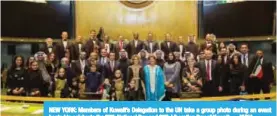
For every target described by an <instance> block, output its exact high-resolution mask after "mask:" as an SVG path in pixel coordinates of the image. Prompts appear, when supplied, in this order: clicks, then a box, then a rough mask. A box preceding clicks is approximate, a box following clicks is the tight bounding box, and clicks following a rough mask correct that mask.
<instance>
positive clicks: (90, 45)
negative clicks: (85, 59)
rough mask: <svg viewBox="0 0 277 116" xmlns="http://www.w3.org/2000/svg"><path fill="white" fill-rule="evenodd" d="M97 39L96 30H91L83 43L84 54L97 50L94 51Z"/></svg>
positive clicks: (97, 43)
mask: <svg viewBox="0 0 277 116" xmlns="http://www.w3.org/2000/svg"><path fill="white" fill-rule="evenodd" d="M99 44H100V42H99V40H98V39H97V38H96V31H95V30H91V31H90V37H89V38H88V41H87V42H86V44H85V51H86V54H90V53H91V52H97V53H98V51H95V50H96V49H95V48H96V47H99Z"/></svg>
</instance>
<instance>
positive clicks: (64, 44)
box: [56, 31, 71, 60]
mask: <svg viewBox="0 0 277 116" xmlns="http://www.w3.org/2000/svg"><path fill="white" fill-rule="evenodd" d="M61 37H62V40H61V41H60V42H58V43H57V44H56V55H57V58H58V59H59V60H61V59H62V58H63V57H65V53H66V50H67V49H70V47H71V43H70V42H69V41H68V33H67V32H66V31H63V32H62V35H61Z"/></svg>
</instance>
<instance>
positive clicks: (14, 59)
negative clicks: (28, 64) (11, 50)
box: [10, 55, 24, 70]
mask: <svg viewBox="0 0 277 116" xmlns="http://www.w3.org/2000/svg"><path fill="white" fill-rule="evenodd" d="M17 58H21V59H22V63H21V65H20V67H21V68H23V67H24V57H23V56H21V55H16V56H14V58H13V60H12V65H11V67H10V70H14V69H15V68H16V63H15V62H16V59H17Z"/></svg>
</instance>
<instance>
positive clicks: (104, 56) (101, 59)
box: [98, 49, 109, 67]
mask: <svg viewBox="0 0 277 116" xmlns="http://www.w3.org/2000/svg"><path fill="white" fill-rule="evenodd" d="M100 53H101V55H100V57H99V60H98V64H99V65H100V66H101V67H102V66H104V65H105V64H106V63H107V62H108V60H109V58H108V56H107V55H108V54H107V51H106V49H101V52H100Z"/></svg>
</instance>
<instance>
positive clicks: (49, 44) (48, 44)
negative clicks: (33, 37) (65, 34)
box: [40, 38, 56, 54]
mask: <svg viewBox="0 0 277 116" xmlns="http://www.w3.org/2000/svg"><path fill="white" fill-rule="evenodd" d="M55 49H56V48H55V47H54V45H53V39H52V38H46V40H45V44H43V46H42V47H41V48H40V51H43V52H44V53H45V54H49V53H56V51H55Z"/></svg>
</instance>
